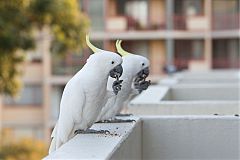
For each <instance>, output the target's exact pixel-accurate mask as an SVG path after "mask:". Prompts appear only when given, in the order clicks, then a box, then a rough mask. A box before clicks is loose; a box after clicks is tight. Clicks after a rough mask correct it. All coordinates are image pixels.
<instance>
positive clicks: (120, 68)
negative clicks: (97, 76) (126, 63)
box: [109, 64, 123, 80]
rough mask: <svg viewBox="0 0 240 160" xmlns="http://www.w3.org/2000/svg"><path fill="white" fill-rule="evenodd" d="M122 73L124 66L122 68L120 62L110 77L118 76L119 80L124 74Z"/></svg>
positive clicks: (110, 73)
mask: <svg viewBox="0 0 240 160" xmlns="http://www.w3.org/2000/svg"><path fill="white" fill-rule="evenodd" d="M122 73H123V68H122V65H121V64H119V65H117V66H116V67H114V68H113V69H112V70H111V71H110V72H109V75H110V77H112V78H116V79H117V80H119V77H121V76H122Z"/></svg>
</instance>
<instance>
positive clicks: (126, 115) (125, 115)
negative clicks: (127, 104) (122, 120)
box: [116, 113, 133, 117]
mask: <svg viewBox="0 0 240 160" xmlns="http://www.w3.org/2000/svg"><path fill="white" fill-rule="evenodd" d="M116 116H119V117H128V116H133V114H131V113H130V114H121V113H119V114H117V115H116Z"/></svg>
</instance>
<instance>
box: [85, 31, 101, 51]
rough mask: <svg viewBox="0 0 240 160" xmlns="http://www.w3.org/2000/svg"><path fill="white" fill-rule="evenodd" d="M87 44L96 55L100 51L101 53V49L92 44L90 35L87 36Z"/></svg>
mask: <svg viewBox="0 0 240 160" xmlns="http://www.w3.org/2000/svg"><path fill="white" fill-rule="evenodd" d="M86 43H87V46H88V47H89V48H91V50H92V51H93V52H94V53H96V52H98V51H101V49H99V48H97V47H95V46H94V45H93V44H92V43H91V42H90V40H89V35H88V34H87V35H86Z"/></svg>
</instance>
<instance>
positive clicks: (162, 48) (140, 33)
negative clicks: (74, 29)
mask: <svg viewBox="0 0 240 160" xmlns="http://www.w3.org/2000/svg"><path fill="white" fill-rule="evenodd" d="M79 2H80V3H81V6H82V8H81V9H82V10H83V11H84V12H86V13H87V14H88V16H89V18H90V19H91V31H90V37H91V39H92V40H93V42H94V44H96V46H98V47H99V48H104V49H107V50H112V51H114V50H115V41H116V39H122V40H123V48H125V49H126V50H127V51H129V52H133V53H136V54H141V55H144V56H146V57H148V58H149V59H150V61H151V74H152V75H160V74H163V68H164V67H165V66H166V65H175V66H176V68H177V69H179V70H181V69H190V70H208V69H216V68H239V66H240V63H239V37H240V29H239V18H240V16H239V15H240V12H239V1H238V0H197V1H196V0H80V1H79ZM49 43H50V42H49V38H48V33H46V32H43V33H40V35H39V38H38V43H37V44H38V45H37V48H36V50H35V51H33V53H31V52H30V53H28V60H27V62H26V64H25V70H24V76H23V82H24V87H23V90H22V92H21V93H20V96H19V98H18V99H12V98H10V97H2V104H3V105H2V106H1V105H0V106H1V107H0V110H1V111H2V115H1V116H0V118H1V125H0V126H2V128H3V129H4V130H5V131H7V132H8V133H9V134H12V135H13V137H22V136H29V137H36V138H39V139H44V140H45V141H46V142H49V140H50V132H51V130H52V128H53V126H54V124H55V123H56V120H57V117H58V112H59V103H60V99H61V94H62V91H63V89H64V86H65V84H66V82H67V81H68V80H69V79H70V77H71V76H72V75H73V74H74V73H76V71H77V70H79V69H80V68H81V67H82V65H83V64H84V63H85V61H86V59H87V58H88V56H89V54H90V51H89V50H88V49H83V51H82V53H81V54H71V53H69V54H67V55H66V56H59V55H53V54H50V52H49Z"/></svg>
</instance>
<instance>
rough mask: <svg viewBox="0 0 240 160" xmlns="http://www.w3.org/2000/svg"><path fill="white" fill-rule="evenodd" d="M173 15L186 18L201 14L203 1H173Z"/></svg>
mask: <svg viewBox="0 0 240 160" xmlns="http://www.w3.org/2000/svg"><path fill="white" fill-rule="evenodd" d="M175 13H176V14H178V15H187V16H192V15H199V14H203V0H197V1H196V0H181V1H179V0H177V1H175Z"/></svg>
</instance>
